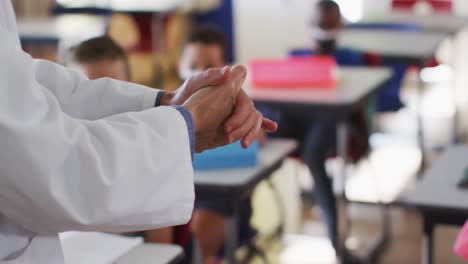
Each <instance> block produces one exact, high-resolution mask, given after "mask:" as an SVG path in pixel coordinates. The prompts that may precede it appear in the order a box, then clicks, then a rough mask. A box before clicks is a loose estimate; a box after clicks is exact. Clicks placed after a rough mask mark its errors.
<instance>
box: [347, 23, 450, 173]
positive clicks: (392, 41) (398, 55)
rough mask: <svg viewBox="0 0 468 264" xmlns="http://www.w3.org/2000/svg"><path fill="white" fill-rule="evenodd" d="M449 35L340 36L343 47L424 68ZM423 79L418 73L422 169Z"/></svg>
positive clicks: (387, 33) (380, 33)
mask: <svg viewBox="0 0 468 264" xmlns="http://www.w3.org/2000/svg"><path fill="white" fill-rule="evenodd" d="M447 37H448V35H447V34H444V33H418V34H415V33H414V32H407V31H393V30H376V29H369V30H363V29H346V30H343V32H342V34H341V35H340V39H339V44H338V45H339V46H340V47H341V48H352V49H356V50H361V51H366V52H372V53H376V54H379V55H380V56H381V57H382V58H383V60H384V62H387V63H404V64H408V65H417V66H418V67H419V69H423V68H424V67H425V65H426V63H427V62H428V61H429V60H431V59H432V58H433V56H434V55H435V53H436V51H437V49H438V48H439V46H440V44H441V43H442V41H443V40H445V39H447ZM423 90H424V82H423V80H422V79H421V75H420V74H419V82H418V99H419V100H418V118H417V123H418V143H419V147H420V150H421V153H422V157H423V158H422V163H421V171H422V169H424V168H425V161H426V158H425V151H424V148H425V139H424V132H423V119H422V113H421V99H422V93H423Z"/></svg>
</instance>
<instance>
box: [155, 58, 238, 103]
mask: <svg viewBox="0 0 468 264" xmlns="http://www.w3.org/2000/svg"><path fill="white" fill-rule="evenodd" d="M229 73H230V68H229V66H226V67H224V68H214V69H209V70H207V71H204V72H203V73H200V74H197V75H195V76H193V77H191V78H189V79H188V80H186V81H185V82H184V84H182V86H181V87H180V88H178V89H177V90H175V91H173V92H165V93H164V95H163V97H162V99H161V105H182V104H184V103H185V101H187V99H188V98H189V97H190V96H192V95H193V94H194V93H195V92H197V91H198V90H200V89H203V88H206V87H208V86H217V85H221V84H223V83H224V82H225V81H226V79H227V78H228V76H229Z"/></svg>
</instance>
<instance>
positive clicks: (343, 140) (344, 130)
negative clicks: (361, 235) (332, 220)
mask: <svg viewBox="0 0 468 264" xmlns="http://www.w3.org/2000/svg"><path fill="white" fill-rule="evenodd" d="M337 152H338V156H339V157H340V158H341V162H342V163H341V164H342V167H341V173H340V177H339V179H340V180H341V184H342V191H343V193H342V195H343V200H344V208H345V209H344V219H343V220H344V223H345V226H344V233H343V237H341V236H340V235H339V233H340V232H338V247H339V248H338V251H339V252H338V253H339V256H340V257H343V256H344V253H345V250H346V239H347V238H348V234H349V217H348V210H347V209H348V206H347V198H346V178H347V171H346V169H347V155H348V124H347V123H346V121H341V122H340V123H339V124H338V127H337ZM339 222H340V221H338V223H339ZM338 225H339V224H338Z"/></svg>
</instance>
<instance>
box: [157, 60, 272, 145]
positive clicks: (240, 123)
mask: <svg viewBox="0 0 468 264" xmlns="http://www.w3.org/2000/svg"><path fill="white" fill-rule="evenodd" d="M244 70H245V68H244ZM230 73H231V69H230V67H228V66H226V67H224V68H222V69H220V68H216V69H210V70H207V71H205V72H203V73H201V74H198V75H195V76H193V77H191V78H190V79H188V80H187V81H186V82H185V83H184V84H183V85H182V86H181V87H180V88H179V89H177V90H176V91H175V92H167V93H165V95H164V96H163V98H162V100H161V104H162V105H182V104H184V103H185V101H186V100H187V99H188V98H189V97H190V96H191V95H193V94H194V93H195V92H197V91H199V90H200V89H203V88H206V87H208V86H213V87H217V86H219V85H222V84H223V83H224V82H225V81H226V80H227V79H228V78H229V76H230ZM277 128H278V125H277V124H276V123H275V122H273V121H271V120H269V119H266V118H263V116H262V115H261V113H259V112H258V111H257V109H256V108H255V106H254V104H253V102H252V100H251V99H250V98H249V97H248V96H247V94H246V93H245V92H244V91H243V90H241V91H240V92H239V94H238V96H237V99H236V107H235V111H234V113H233V115H232V116H231V117H230V118H229V119H228V120H227V122H226V126H225V128H224V132H225V133H226V138H225V144H230V143H233V142H236V141H238V140H240V139H242V142H241V144H242V146H243V147H244V148H247V147H248V146H249V145H250V144H252V142H253V141H254V140H255V137H256V135H257V133H259V132H260V131H261V130H264V131H267V132H275V131H276V129H277Z"/></svg>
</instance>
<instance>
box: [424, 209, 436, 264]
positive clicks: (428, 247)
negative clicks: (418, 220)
mask: <svg viewBox="0 0 468 264" xmlns="http://www.w3.org/2000/svg"><path fill="white" fill-rule="evenodd" d="M423 222H424V223H423V228H424V238H423V243H422V256H421V257H422V258H421V259H422V263H423V264H432V263H433V262H434V260H433V258H434V252H433V249H434V223H433V221H432V218H431V217H430V216H428V215H426V214H424V215H423Z"/></svg>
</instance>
